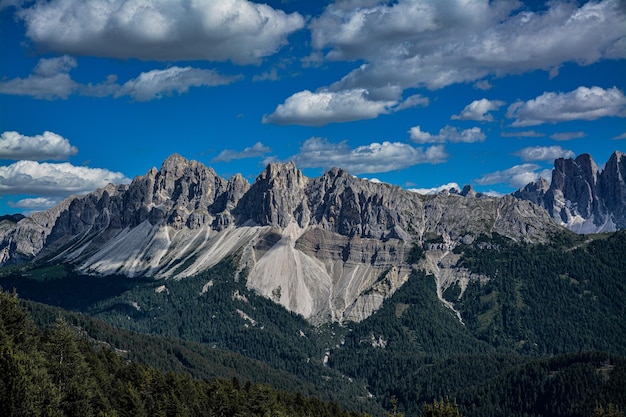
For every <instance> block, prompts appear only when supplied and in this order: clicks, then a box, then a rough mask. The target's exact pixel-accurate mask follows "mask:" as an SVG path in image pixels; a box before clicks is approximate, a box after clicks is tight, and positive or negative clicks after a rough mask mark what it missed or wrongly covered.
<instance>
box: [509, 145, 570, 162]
mask: <svg viewBox="0 0 626 417" xmlns="http://www.w3.org/2000/svg"><path fill="white" fill-rule="evenodd" d="M515 155H516V156H519V157H520V158H522V160H524V161H554V160H555V159H557V158H573V157H574V156H576V154H575V153H574V152H573V151H570V150H569V149H563V148H561V147H560V146H529V147H527V148H523V149H520V150H519V151H517V152H515Z"/></svg>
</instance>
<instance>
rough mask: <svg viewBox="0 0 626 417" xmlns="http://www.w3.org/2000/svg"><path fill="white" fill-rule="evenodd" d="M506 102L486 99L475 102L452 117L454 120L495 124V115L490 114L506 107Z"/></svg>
mask: <svg viewBox="0 0 626 417" xmlns="http://www.w3.org/2000/svg"><path fill="white" fill-rule="evenodd" d="M504 104H505V103H504V101H500V100H487V99H486V98H483V99H480V100H474V101H472V102H471V103H470V104H468V105H467V106H465V108H464V109H463V110H462V111H461V113H460V114H455V115H453V116H452V117H451V119H452V120H475V121H477V122H493V115H492V114H491V113H489V112H491V111H494V110H498V109H499V108H500V107H502V106H504Z"/></svg>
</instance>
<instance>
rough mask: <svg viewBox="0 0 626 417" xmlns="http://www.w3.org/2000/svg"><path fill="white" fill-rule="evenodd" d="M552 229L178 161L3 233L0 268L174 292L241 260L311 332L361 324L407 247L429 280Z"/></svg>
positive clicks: (293, 172) (500, 215) (521, 211)
mask: <svg viewBox="0 0 626 417" xmlns="http://www.w3.org/2000/svg"><path fill="white" fill-rule="evenodd" d="M560 230H562V228H561V227H560V226H558V225H557V224H556V223H555V222H554V221H553V220H552V219H551V218H550V216H549V215H548V214H547V213H546V212H545V211H544V210H543V209H541V208H540V207H538V206H537V205H535V204H532V203H530V202H528V201H522V200H519V199H516V198H514V197H512V196H504V197H501V198H496V197H484V196H477V195H476V194H475V193H472V192H467V193H464V195H459V194H451V193H445V194H440V195H434V196H432V195H429V196H425V195H420V194H417V193H414V192H410V191H406V190H403V189H401V188H399V187H397V186H391V185H388V184H382V183H374V182H371V181H368V180H364V179H359V178H356V177H354V176H352V175H350V174H349V173H347V172H346V171H344V170H342V169H338V168H333V169H331V170H329V171H328V172H326V173H325V174H324V175H322V176H321V177H319V178H313V179H312V178H307V177H305V176H304V175H303V174H302V172H301V171H300V170H298V169H297V168H296V166H295V164H294V163H292V162H290V163H272V164H270V165H268V166H267V168H266V169H265V170H264V171H263V172H262V173H261V174H260V175H259V176H258V177H257V179H256V181H255V182H254V183H253V184H249V183H248V182H247V181H246V180H245V179H244V178H243V177H241V176H240V175H236V176H234V177H232V178H231V179H230V180H225V179H223V178H221V177H219V176H218V175H217V174H216V173H215V171H213V170H212V169H211V168H208V167H206V166H204V165H203V164H201V163H199V162H197V161H188V160H187V159H185V158H183V157H181V156H180V155H172V156H171V157H169V158H168V159H167V160H166V161H165V162H164V163H163V165H162V166H161V169H160V170H157V169H156V168H152V169H151V170H149V171H148V172H147V173H146V174H145V175H143V176H139V177H136V178H135V179H134V180H133V181H132V183H131V184H130V185H120V186H115V185H109V186H107V187H105V188H103V189H100V190H97V191H95V192H93V193H91V194H87V195H84V196H78V197H70V198H69V199H67V200H65V201H64V202H62V203H61V204H60V205H59V206H57V207H55V208H52V209H50V210H47V211H45V212H42V213H36V214H33V215H32V216H30V217H27V218H23V219H21V220H19V221H17V222H15V221H12V220H11V219H7V220H4V221H2V222H1V223H0V262H1V263H2V264H4V265H6V264H12V263H18V262H24V261H27V260H31V259H35V260H39V261H49V262H55V263H58V262H62V263H71V264H73V265H75V267H76V268H77V269H78V270H79V271H81V272H83V273H87V274H94V275H111V274H119V275H126V276H128V277H138V276H145V277H153V278H155V279H163V278H177V279H179V278H184V277H187V276H191V275H195V274H198V273H199V272H202V271H205V270H207V269H209V268H211V267H213V266H214V265H215V264H217V263H218V262H219V261H221V260H222V259H224V258H226V257H228V256H236V258H237V259H238V265H239V270H240V272H243V271H245V273H246V274H247V276H246V277H245V279H247V281H246V282H247V286H248V287H249V288H252V289H254V290H256V291H257V292H258V293H260V294H262V295H264V296H266V297H268V298H271V299H272V300H274V301H275V302H277V303H280V304H282V305H283V306H285V307H286V308H287V309H289V310H291V311H294V312H297V313H299V314H301V315H303V316H304V317H305V318H307V319H309V320H310V321H312V322H315V323H320V322H326V321H343V320H353V321H360V320H362V319H363V318H365V317H367V316H369V315H370V314H371V313H372V312H374V311H375V310H376V309H377V308H379V307H380V305H381V304H382V302H383V300H384V299H385V298H387V297H389V296H391V294H393V292H394V291H395V290H396V289H397V288H399V287H400V286H401V285H402V284H403V283H404V282H405V281H406V280H407V279H408V276H409V273H410V271H411V269H412V264H413V263H415V262H417V259H415V256H411V255H410V253H411V252H412V251H413V252H414V251H415V248H418V252H419V251H422V250H425V253H426V257H425V258H423V259H422V261H421V262H422V263H423V264H424V265H423V266H424V267H425V268H426V269H429V270H430V271H431V272H433V274H435V276H437V274H439V273H441V274H443V272H442V270H443V269H442V267H441V265H443V264H446V262H443V261H442V260H443V259H444V258H445V257H447V256H451V257H453V256H454V255H453V254H452V249H453V248H454V247H455V246H456V245H457V244H459V243H465V244H467V243H472V242H473V241H475V240H476V239H477V238H479V237H481V236H484V235H487V236H490V235H492V234H499V235H502V236H506V237H508V238H510V239H513V240H515V241H526V242H544V241H546V240H547V239H548V238H549V235H550V234H551V233H554V232H557V231H560ZM447 263H448V264H450V265H452V264H453V263H454V262H452V261H450V262H447ZM448 281H449V279H448Z"/></svg>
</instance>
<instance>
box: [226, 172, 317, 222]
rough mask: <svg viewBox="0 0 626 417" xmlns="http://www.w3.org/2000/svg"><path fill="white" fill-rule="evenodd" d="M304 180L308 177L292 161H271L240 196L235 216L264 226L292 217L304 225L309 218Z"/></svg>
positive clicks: (289, 220)
mask: <svg viewBox="0 0 626 417" xmlns="http://www.w3.org/2000/svg"><path fill="white" fill-rule="evenodd" d="M307 183H308V178H307V177H305V176H304V175H303V174H302V171H300V170H299V169H297V168H296V165H295V164H294V163H293V162H287V163H270V164H268V165H267V167H266V168H265V170H263V172H262V173H261V174H260V175H259V176H258V177H257V179H256V181H255V182H254V184H253V185H252V186H251V187H250V189H249V190H248V192H247V193H246V194H245V196H243V197H242V199H241V201H240V203H239V204H238V207H237V211H236V213H237V216H238V218H248V219H252V220H253V221H254V222H255V223H257V224H260V225H264V226H268V225H270V226H279V227H286V226H287V225H289V224H290V223H291V222H292V221H295V222H296V223H297V224H298V225H300V226H301V227H304V226H306V225H307V224H308V223H309V218H310V211H309V208H308V206H307V203H306V195H305V187H306V185H307Z"/></svg>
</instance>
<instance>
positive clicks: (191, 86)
mask: <svg viewBox="0 0 626 417" xmlns="http://www.w3.org/2000/svg"><path fill="white" fill-rule="evenodd" d="M0 19H1V22H0V36H1V37H0V135H1V136H0V214H6V213H15V212H26V213H27V212H32V211H35V210H42V209H45V208H48V207H50V206H51V205H53V204H56V203H58V202H59V201H60V200H61V199H63V198H65V197H67V196H68V195H71V194H81V193H86V192H89V191H92V190H94V189H96V188H98V187H102V186H104V185H106V184H107V183H108V182H114V183H123V182H129V181H130V180H131V179H132V178H133V177H135V176H137V175H143V174H145V173H146V172H147V171H148V170H149V169H150V168H152V167H153V166H156V167H157V168H158V167H160V165H161V163H162V162H163V161H164V160H165V159H166V158H167V157H168V156H169V155H171V154H172V153H179V154H181V155H183V156H184V157H186V158H188V159H195V160H198V161H200V162H202V163H204V164H205V165H207V166H210V167H213V168H214V169H215V171H216V172H217V173H218V174H219V175H221V176H223V177H225V178H229V177H230V176H232V175H234V174H235V173H241V174H243V175H244V177H246V178H247V179H248V180H249V181H250V182H252V181H254V179H255V177H256V176H257V175H258V174H259V173H260V172H261V170H262V169H263V168H264V166H265V165H266V164H267V163H269V162H272V161H289V160H294V161H295V162H296V165H297V166H298V167H299V168H300V169H302V170H303V171H304V173H305V175H307V176H309V177H316V176H319V175H321V174H322V173H323V172H324V171H325V170H327V169H329V168H330V167H332V166H339V167H342V168H344V169H347V170H348V171H349V172H351V173H352V174H354V175H357V176H360V177H364V178H369V179H376V180H379V181H383V182H388V183H392V184H396V185H399V186H401V187H403V188H406V189H414V190H421V191H422V192H424V191H425V190H428V189H433V188H437V187H440V186H442V185H446V184H450V183H456V184H458V185H459V186H461V187H462V186H463V185H464V184H471V185H472V186H473V187H474V188H475V189H476V190H478V191H482V192H496V193H509V192H512V191H514V190H515V189H517V188H519V187H521V186H523V185H525V184H526V183H528V182H531V181H534V180H537V179H538V178H539V177H540V176H544V177H545V176H547V177H549V173H550V170H551V168H552V166H553V161H554V159H555V158H558V157H573V156H576V155H579V154H581V153H589V154H591V155H592V157H593V158H594V159H595V161H596V162H597V163H598V165H600V167H601V166H602V164H604V163H605V162H606V161H607V159H608V158H609V156H610V154H611V153H612V152H614V151H616V150H620V151H625V150H626V149H625V148H626V146H624V145H625V144H626V119H625V117H626V96H625V91H626V76H625V74H626V59H625V58H626V3H624V1H623V0H602V1H589V2H583V1H579V2H575V1H561V0H554V1H550V2H542V1H526V2H521V1H512V0H502V1H497V0H496V1H491V2H489V1H487V0H423V1H418V0H414V1H409V0H406V1H405V0H399V1H392V2H382V1H371V0H362V1H354V0H346V1H336V2H332V1H308V0H291V1H289V0H282V1H280V0H276V1H269V2H267V3H254V2H252V1H247V0H219V1H217V0H216V1H200V0H192V1H186V2H183V1H180V0H161V1H152V0H133V1H123V0H108V1H104V0H90V1H83V0H51V1H37V2H34V1H19V0H8V1H7V0H0Z"/></svg>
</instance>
